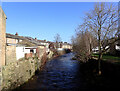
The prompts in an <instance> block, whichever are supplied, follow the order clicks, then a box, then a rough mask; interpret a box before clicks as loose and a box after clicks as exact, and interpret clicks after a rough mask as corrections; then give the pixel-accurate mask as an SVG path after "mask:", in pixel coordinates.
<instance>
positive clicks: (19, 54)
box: [16, 47, 25, 60]
mask: <svg viewBox="0 0 120 91" xmlns="http://www.w3.org/2000/svg"><path fill="white" fill-rule="evenodd" d="M24 55H25V52H24V47H16V59H17V60H18V59H20V58H23V57H24Z"/></svg>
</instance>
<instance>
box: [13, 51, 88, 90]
mask: <svg viewBox="0 0 120 91" xmlns="http://www.w3.org/2000/svg"><path fill="white" fill-rule="evenodd" d="M73 56H74V54H73V53H68V54H64V55H62V56H60V57H57V58H55V59H53V60H50V61H48V62H47V63H46V64H45V66H44V68H43V70H42V71H40V72H38V74H36V75H35V76H33V78H31V79H30V80H29V81H28V82H27V83H25V84H24V85H22V86H20V87H19V88H17V89H16V90H15V91H24V90H34V91H43V90H45V91H46V90H47V91H48V90H52V91H53V90H62V89H65V90H68V91H70V90H76V89H79V90H85V89H87V88H86V82H85V81H84V80H83V79H82V75H81V73H80V71H79V69H80V62H79V61H76V60H72V59H71V58H72V57H73Z"/></svg>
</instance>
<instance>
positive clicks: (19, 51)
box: [16, 46, 36, 60]
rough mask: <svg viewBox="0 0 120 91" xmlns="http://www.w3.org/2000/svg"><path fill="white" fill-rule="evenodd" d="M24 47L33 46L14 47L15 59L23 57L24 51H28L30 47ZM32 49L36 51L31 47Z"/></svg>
mask: <svg viewBox="0 0 120 91" xmlns="http://www.w3.org/2000/svg"><path fill="white" fill-rule="evenodd" d="M26 48H33V47H24V46H21V47H16V59H17V60H18V59H20V58H23V57H25V54H26V53H30V49H26ZM33 50H34V53H36V49H33Z"/></svg>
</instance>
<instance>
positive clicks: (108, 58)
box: [92, 54, 120, 64]
mask: <svg viewBox="0 0 120 91" xmlns="http://www.w3.org/2000/svg"><path fill="white" fill-rule="evenodd" d="M92 56H93V57H95V58H98V56H99V54H93V55H92ZM102 59H103V60H104V61H108V62H112V63H119V64H120V57H119V56H113V55H110V54H103V57H102Z"/></svg>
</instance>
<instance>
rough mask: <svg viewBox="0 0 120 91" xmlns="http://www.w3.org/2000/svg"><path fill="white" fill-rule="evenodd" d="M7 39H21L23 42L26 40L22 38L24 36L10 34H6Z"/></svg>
mask: <svg viewBox="0 0 120 91" xmlns="http://www.w3.org/2000/svg"><path fill="white" fill-rule="evenodd" d="M6 38H13V39H21V40H24V39H25V38H24V37H22V36H18V35H13V34H9V33H6Z"/></svg>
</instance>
